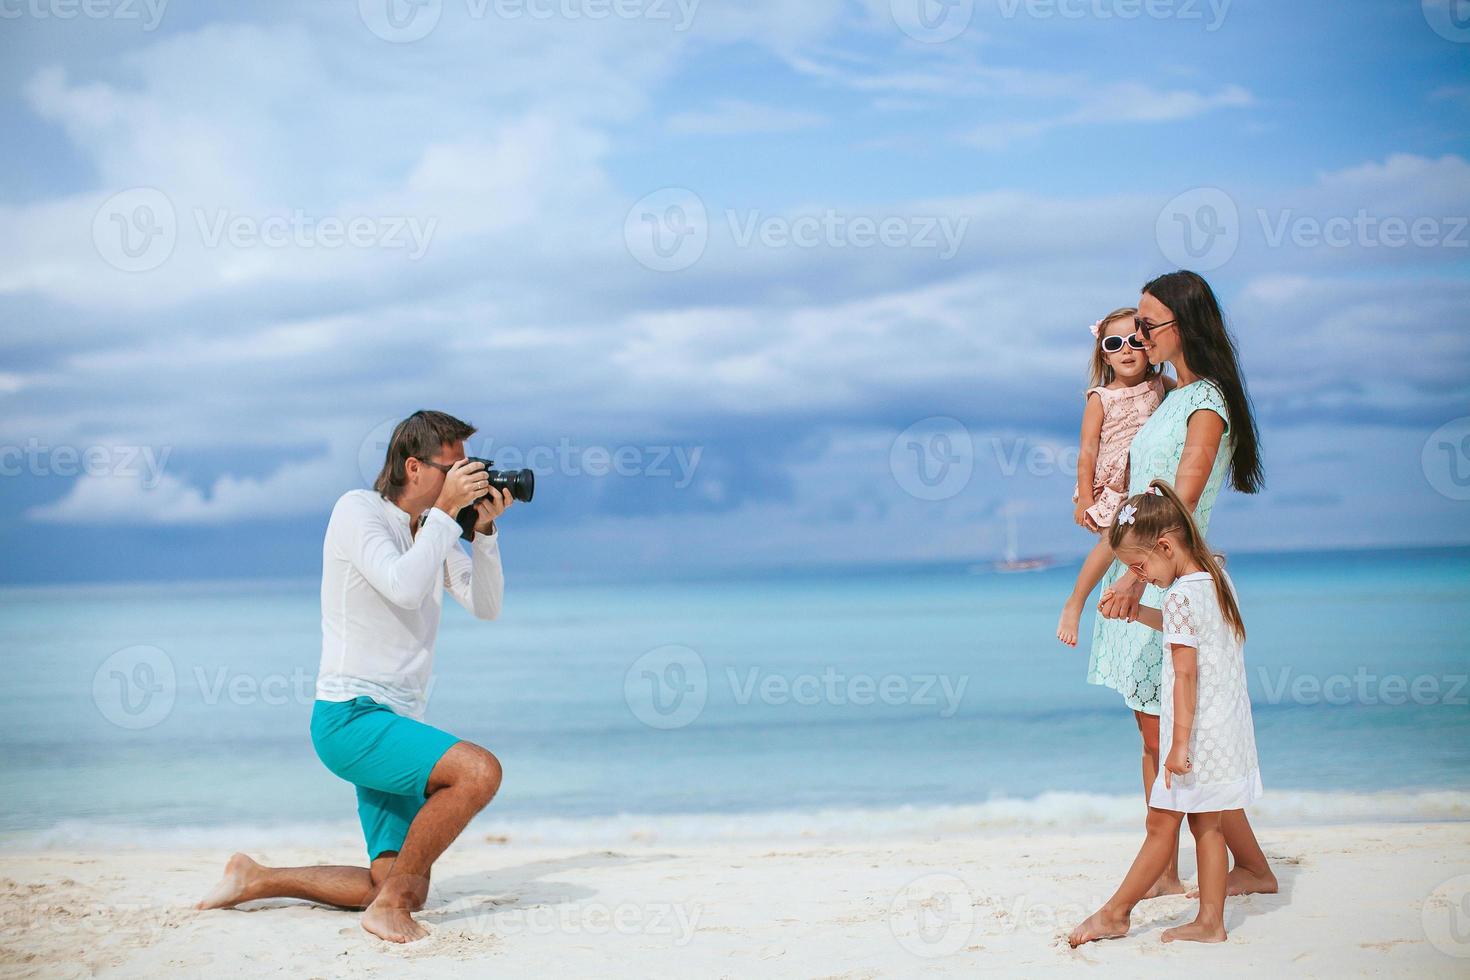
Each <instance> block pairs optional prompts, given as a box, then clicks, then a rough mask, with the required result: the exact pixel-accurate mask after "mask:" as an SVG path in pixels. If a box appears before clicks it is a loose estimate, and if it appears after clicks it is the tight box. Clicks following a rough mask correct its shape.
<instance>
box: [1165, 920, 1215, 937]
mask: <svg viewBox="0 0 1470 980" xmlns="http://www.w3.org/2000/svg"><path fill="white" fill-rule="evenodd" d="M1160 938H1161V939H1163V940H1164V942H1166V943H1174V942H1184V943H1223V942H1224V941H1225V940H1226V938H1227V937H1226V935H1225V926H1224V924H1223V923H1219V922H1216V923H1214V924H1212V925H1204V924H1201V923H1200V921H1199V920H1198V919H1196V920H1195V921H1193V922H1191V923H1190V924H1189V925H1187V926H1175V927H1174V928H1173V929H1165V930H1164V934H1163V936H1161V937H1160Z"/></svg>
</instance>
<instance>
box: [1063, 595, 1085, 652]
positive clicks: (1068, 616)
mask: <svg viewBox="0 0 1470 980" xmlns="http://www.w3.org/2000/svg"><path fill="white" fill-rule="evenodd" d="M1081 623H1082V603H1080V602H1073V601H1072V600H1070V599H1068V600H1067V604H1066V605H1065V606H1063V607H1062V618H1061V619H1059V620H1057V639H1059V640H1061V641H1062V642H1063V643H1065V644H1066V645H1067V646H1069V647H1075V646H1076V645H1077V630H1078V628H1079V627H1080V625H1081Z"/></svg>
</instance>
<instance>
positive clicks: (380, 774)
mask: <svg viewBox="0 0 1470 980" xmlns="http://www.w3.org/2000/svg"><path fill="white" fill-rule="evenodd" d="M458 741H459V739H458V738H456V737H455V736H453V735H451V734H449V733H448V732H444V731H440V730H439V729H437V728H435V727H433V726H432V725H425V724H424V723H423V722H421V721H414V720H413V719H412V718H405V717H404V716H402V715H400V714H398V713H397V712H395V711H394V710H393V709H392V708H389V707H387V706H386V705H382V704H379V703H378V702H376V701H374V700H373V699H372V698H369V697H360V698H355V699H353V700H351V701H317V702H316V704H315V705H314V706H313V707H312V709H311V744H312V746H313V747H314V748H315V749H316V754H317V758H319V759H321V760H322V765H324V766H326V767H327V768H328V769H330V770H332V772H333V774H335V775H337V776H340V777H341V778H343V779H345V780H347V781H348V782H349V783H352V784H353V785H355V786H356V787H357V816H358V819H359V820H361V821H362V835H363V837H365V838H366V839H367V852H368V860H369V861H373V860H375V859H376V858H377V857H378V855H380V854H382V853H383V852H384V851H398V850H402V849H403V838H404V837H406V836H407V835H408V825H409V824H411V823H413V818H414V816H415V815H417V814H418V812H419V808H420V807H422V806H423V805H424V791H425V790H426V789H427V788H428V785H429V774H430V773H432V772H433V771H434V766H435V765H436V764H437V763H438V762H439V760H440V759H441V758H443V756H444V753H445V752H448V751H449V747H450V746H452V745H453V744H454V743H455V742H458Z"/></svg>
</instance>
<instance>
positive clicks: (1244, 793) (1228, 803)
mask: <svg viewBox="0 0 1470 980" xmlns="http://www.w3.org/2000/svg"><path fill="white" fill-rule="evenodd" d="M1221 574H1222V575H1223V574H1224V573H1223V572H1222V573H1221ZM1225 582H1226V586H1227V588H1229V589H1230V591H1231V593H1232V594H1234V592H1235V586H1234V584H1233V583H1231V582H1230V578H1229V576H1228V575H1227V576H1226V577H1225ZM1237 601H1239V600H1237ZM1163 613H1164V645H1165V646H1166V647H1170V648H1171V649H1170V650H1169V651H1168V652H1166V653H1165V655H1164V670H1163V677H1162V683H1161V684H1160V689H1159V701H1160V705H1161V707H1162V708H1163V711H1162V712H1161V713H1160V717H1159V753H1160V754H1159V776H1158V779H1156V780H1155V781H1154V786H1153V792H1152V793H1151V794H1150V795H1149V800H1148V803H1149V806H1152V807H1155V808H1157V809H1160V810H1174V811H1175V812H1178V813H1215V812H1218V811H1220V810H1240V809H1244V808H1245V807H1247V806H1250V805H1251V804H1252V803H1254V802H1255V801H1256V800H1258V799H1260V797H1261V795H1262V794H1263V793H1264V792H1265V788H1264V787H1263V786H1262V785H1261V767H1260V763H1259V761H1258V760H1257V759H1256V731H1255V723H1254V722H1253V721H1252V719H1251V699H1250V694H1249V693H1248V692H1247V690H1246V673H1245V645H1244V644H1243V643H1242V642H1241V640H1240V637H1238V636H1237V635H1236V634H1235V631H1234V630H1233V629H1231V628H1230V624H1229V623H1227V622H1226V621H1225V616H1224V614H1223V613H1222V612H1221V610H1220V600H1219V596H1218V595H1217V594H1216V592H1215V580H1214V579H1213V578H1211V577H1210V573H1209V572H1195V573H1193V574H1191V575H1184V576H1181V577H1180V578H1179V579H1178V580H1177V581H1175V583H1174V584H1173V585H1172V586H1171V587H1170V588H1169V591H1168V592H1167V593H1165V595H1164V609H1163ZM1176 646H1184V647H1193V648H1194V649H1195V650H1196V651H1198V654H1197V661H1198V667H1197V668H1196V671H1197V674H1196V676H1197V678H1198V683H1197V687H1196V690H1197V694H1198V700H1197V702H1196V705H1195V713H1194V725H1193V727H1192V729H1191V731H1190V733H1189V758H1190V761H1191V762H1193V766H1192V767H1191V769H1190V771H1189V772H1187V773H1185V774H1184V775H1183V776H1171V777H1170V782H1171V783H1172V785H1171V786H1169V787H1165V786H1164V769H1163V761H1164V760H1165V759H1167V758H1168V757H1169V750H1170V749H1171V748H1172V744H1173V741H1174V658H1173V650H1172V647H1176Z"/></svg>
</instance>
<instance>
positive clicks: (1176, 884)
mask: <svg viewBox="0 0 1470 980" xmlns="http://www.w3.org/2000/svg"><path fill="white" fill-rule="evenodd" d="M1183 894H1184V882H1182V881H1180V880H1179V879H1178V878H1168V877H1165V878H1160V879H1159V880H1158V881H1156V882H1154V886H1153V887H1152V888H1150V889H1149V890H1148V893H1147V894H1146V895H1144V896H1143V897H1144V898H1145V899H1148V898H1162V897H1163V896H1165V895H1183Z"/></svg>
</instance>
